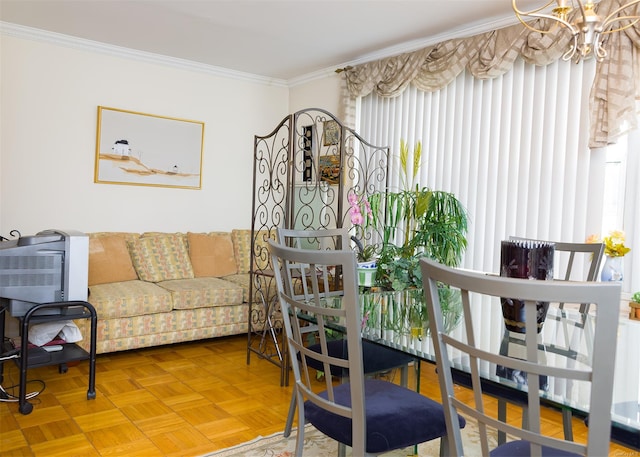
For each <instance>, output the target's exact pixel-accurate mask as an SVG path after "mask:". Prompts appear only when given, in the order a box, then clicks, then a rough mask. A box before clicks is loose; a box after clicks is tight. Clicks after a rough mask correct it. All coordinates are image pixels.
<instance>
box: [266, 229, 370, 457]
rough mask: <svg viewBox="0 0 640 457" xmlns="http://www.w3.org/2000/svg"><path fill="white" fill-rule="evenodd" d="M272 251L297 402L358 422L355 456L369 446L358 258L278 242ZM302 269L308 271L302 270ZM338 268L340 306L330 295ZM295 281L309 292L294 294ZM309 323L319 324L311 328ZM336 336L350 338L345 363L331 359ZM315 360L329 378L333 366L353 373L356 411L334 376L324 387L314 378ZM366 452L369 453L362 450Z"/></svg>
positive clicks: (347, 253) (301, 415)
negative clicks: (340, 396)
mask: <svg viewBox="0 0 640 457" xmlns="http://www.w3.org/2000/svg"><path fill="white" fill-rule="evenodd" d="M269 249H270V251H271V259H272V262H273V265H274V272H275V278H276V285H277V288H278V295H279V300H280V306H281V309H282V315H283V318H284V327H285V332H286V339H287V344H288V347H289V353H290V358H289V359H290V361H291V366H292V369H293V375H294V379H295V387H294V389H295V392H296V395H297V403H298V405H302V404H304V402H305V401H306V400H308V401H311V402H312V403H314V404H316V405H317V406H318V407H320V408H322V409H324V410H326V411H329V412H331V413H335V414H338V415H341V416H344V417H347V418H350V419H351V420H353V443H354V445H353V448H354V453H355V452H356V447H357V446H358V445H359V446H364V442H365V420H364V417H365V416H364V411H365V410H364V370H363V361H362V342H361V338H360V324H361V318H360V306H358V286H357V279H356V256H355V253H354V252H353V251H350V250H316V249H297V248H292V247H288V246H283V245H281V244H276V243H274V242H272V241H270V242H269ZM292 265H293V266H294V267H291V266H292ZM301 265H304V266H306V267H305V268H299V267H300V266H301ZM336 269H339V270H340V271H341V283H342V291H341V297H340V298H339V299H335V301H334V298H333V297H331V296H327V295H326V294H325V293H324V291H325V290H327V289H325V287H327V285H328V284H329V283H330V281H331V279H332V275H333V272H335V271H336ZM298 275H299V276H298ZM295 281H301V282H302V283H305V284H308V286H309V289H308V291H307V293H305V294H301V295H300V294H294V293H293V292H292V291H293V288H292V287H291V284H293V283H294V282H295ZM300 316H312V319H299V317H300ZM309 320H312V321H313V322H314V325H311V326H309V325H306V323H307V322H308V321H309ZM310 328H311V331H310ZM336 337H339V338H343V339H345V340H346V344H347V353H346V354H344V355H343V357H340V358H338V357H333V356H331V355H330V354H329V350H328V342H329V341H331V340H332V339H333V338H336ZM310 340H311V341H312V342H313V343H317V344H318V345H319V348H320V349H319V350H318V349H316V350H311V349H309V348H308V347H307V345H308V342H309V341H310ZM310 361H315V363H316V364H320V365H322V366H323V367H324V369H323V371H324V372H325V373H331V372H332V370H331V367H332V366H337V367H341V368H342V369H346V370H348V372H349V373H350V380H349V385H350V386H351V387H350V396H351V406H350V407H347V406H344V405H341V404H338V403H337V402H336V398H335V395H334V384H333V382H332V377H331V376H325V377H324V382H323V383H320V384H319V381H317V380H316V379H315V378H314V377H312V376H310V375H309V373H310V371H309V369H308V363H310ZM319 390H325V391H326V394H324V395H323V396H320V395H318V394H316V393H315V392H318V391H319ZM304 409H305V408H298V410H299V422H298V423H299V424H304V423H305V419H304ZM360 449H361V450H363V448H362V447H361V448H360ZM354 455H355V454H354Z"/></svg>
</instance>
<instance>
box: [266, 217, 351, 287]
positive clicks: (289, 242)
mask: <svg viewBox="0 0 640 457" xmlns="http://www.w3.org/2000/svg"><path fill="white" fill-rule="evenodd" d="M276 237H277V240H278V243H279V244H280V245H283V246H289V247H293V248H296V249H306V250H342V249H349V232H348V230H347V229H342V228H340V229H321V230H294V229H285V228H281V227H278V229H277V231H276ZM286 267H287V268H288V269H289V270H291V275H290V276H291V279H292V280H293V283H290V284H288V283H287V282H286V281H287V280H288V277H287V276H285V278H284V279H285V285H286V286H287V287H291V289H290V290H289V292H290V293H291V294H292V297H295V298H301V297H308V296H309V295H310V293H311V291H310V290H309V286H310V283H309V282H308V281H302V280H301V276H302V273H303V270H307V269H308V268H309V266H308V265H303V264H295V263H292V262H288V263H287V264H286ZM304 275H305V276H308V275H309V272H308V271H304ZM322 279H323V280H324V279H327V283H326V284H324V282H323V283H322V284H321V286H320V288H321V291H322V294H323V295H326V296H338V295H342V286H341V284H340V270H339V269H336V268H335V267H333V268H330V269H327V276H326V278H324V277H323V278H322Z"/></svg>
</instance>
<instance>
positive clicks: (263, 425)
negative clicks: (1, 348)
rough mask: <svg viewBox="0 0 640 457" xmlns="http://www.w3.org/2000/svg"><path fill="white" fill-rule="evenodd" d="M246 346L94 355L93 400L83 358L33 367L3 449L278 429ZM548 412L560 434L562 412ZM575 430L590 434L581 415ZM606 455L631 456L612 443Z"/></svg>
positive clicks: (186, 448) (71, 450) (219, 443)
mask: <svg viewBox="0 0 640 457" xmlns="http://www.w3.org/2000/svg"><path fill="white" fill-rule="evenodd" d="M246 343H247V339H246V336H242V335H240V336H234V337H226V338H217V339H213V340H206V341H200V342H194V343H187V344H179V345H172V346H163V347H157V348H150V349H144V350H136V351H128V352H122V353H114V354H104V355H99V356H98V359H97V363H96V371H97V375H96V392H97V396H96V399H95V400H87V399H86V392H87V376H88V365H87V362H82V363H80V364H78V365H77V366H72V367H69V370H68V372H67V373H65V374H59V373H58V368H57V367H56V366H51V367H43V368H38V369H34V370H30V371H29V379H30V380H36V379H39V380H42V381H44V382H45V383H46V389H45V390H44V391H43V392H42V393H41V394H40V395H39V396H38V397H36V398H35V399H33V400H32V403H33V405H34V408H33V412H32V413H31V414H30V415H27V416H24V415H22V414H20V413H19V412H18V406H17V403H0V455H2V456H4V457H7V456H11V457H13V456H47V457H56V456H65V457H66V456H83V457H84V456H124V455H126V456H198V455H202V454H205V453H207V452H211V451H213V450H216V449H221V448H225V447H229V446H233V445H236V444H239V443H242V442H245V441H248V440H251V439H253V438H255V437H256V436H258V435H263V436H265V435H270V434H272V433H275V432H279V431H282V430H283V429H284V424H285V420H286V415H287V411H288V408H289V401H290V398H291V387H281V386H280V376H279V373H280V372H279V368H278V367H276V366H275V365H273V364H271V363H270V362H268V361H265V360H261V359H259V358H258V357H257V356H255V355H252V357H251V362H250V364H247V363H246V360H247V351H246ZM421 373H422V375H421V391H422V392H423V393H424V394H425V395H428V396H430V397H432V398H439V391H438V387H437V381H436V378H435V372H434V367H433V366H431V365H429V364H424V363H423V364H422V370H421ZM17 382H18V370H17V368H16V366H15V365H14V364H13V363H7V364H5V373H4V381H3V383H2V384H3V386H4V387H5V389H6V388H7V387H8V386H10V385H13V384H17ZM37 387H38V386H37V385H36V384H35V383H30V384H29V388H30V390H35V389H36V388H37ZM545 413H546V417H545V420H546V425H547V426H548V427H549V428H550V429H551V430H556V429H557V431H558V433H561V431H562V425H561V416H560V414H559V413H558V412H556V411H552V410H548V411H545ZM510 417H516V418H517V417H519V411H513V412H511V414H510ZM574 433H575V436H576V440H583V439H584V438H585V436H586V428H585V427H584V425H583V424H582V422H581V421H579V420H578V419H575V420H574ZM610 455H616V456H622V455H626V456H630V455H637V454H636V453H634V452H633V451H630V450H629V449H626V448H623V447H620V446H617V445H616V444H612V445H611V452H610Z"/></svg>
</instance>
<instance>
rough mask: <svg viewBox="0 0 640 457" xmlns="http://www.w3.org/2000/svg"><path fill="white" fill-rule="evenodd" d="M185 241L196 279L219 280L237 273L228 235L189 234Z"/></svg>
mask: <svg viewBox="0 0 640 457" xmlns="http://www.w3.org/2000/svg"><path fill="white" fill-rule="evenodd" d="M187 239H188V243H189V258H190V259H191V265H192V266H193V274H194V275H195V277H196V278H201V277H215V278H220V277H222V276H228V275H234V274H236V273H237V272H238V265H236V258H235V255H234V252H233V242H232V241H231V235H230V234H228V233H219V234H218V233H192V232H189V233H187Z"/></svg>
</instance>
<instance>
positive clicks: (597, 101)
mask: <svg viewBox="0 0 640 457" xmlns="http://www.w3.org/2000/svg"><path fill="white" fill-rule="evenodd" d="M621 1H624V0H602V1H601V2H600V3H599V4H598V5H597V9H598V12H599V14H601V15H604V16H606V14H607V11H612V10H613V9H614V8H616V7H618V5H620V3H621ZM633 8H635V9H638V6H637V5H636V6H635V7H633ZM628 12H629V11H627V13H628ZM634 14H638V13H637V11H636V12H635V13H634ZM542 21H543V20H541V19H539V20H537V21H535V22H533V23H532V25H533V26H534V27H537V28H548V26H546V27H545V25H544V23H543V22H542ZM570 39H571V36H570V34H569V31H568V30H567V29H566V28H564V27H557V26H555V27H554V28H553V29H552V31H551V32H549V33H545V34H542V33H539V32H535V31H532V30H530V29H528V28H526V27H524V26H523V25H522V24H517V25H513V26H510V27H506V28H503V29H499V30H494V31H491V32H487V33H483V34H480V35H476V36H473V37H470V38H460V39H453V40H448V41H444V42H442V43H438V44H436V45H434V46H430V47H427V48H424V49H421V50H418V51H414V52H410V53H405V54H401V55H398V56H394V57H388V58H385V59H381V60H377V61H375V62H367V63H364V64H361V65H357V66H353V67H349V68H347V69H345V71H344V75H345V83H346V88H347V90H348V92H349V96H350V97H352V98H355V97H362V96H366V95H368V94H369V93H371V92H372V91H375V92H376V93H377V94H378V95H380V96H383V97H394V96H396V95H398V94H400V93H401V92H402V91H403V90H404V89H405V88H406V87H407V86H408V85H409V84H414V85H415V86H416V87H417V88H419V89H420V90H424V91H436V90H440V89H442V88H444V87H445V86H447V85H448V84H449V83H450V82H451V81H453V80H454V79H455V78H456V77H457V76H458V75H459V74H460V73H461V72H462V71H463V70H464V69H465V68H467V70H468V71H469V72H470V73H471V74H472V75H473V76H474V77H476V78H479V79H489V78H495V77H497V76H500V75H502V74H504V73H506V72H507V71H509V70H510V69H511V68H512V66H513V63H514V61H515V60H516V58H517V57H518V56H520V57H522V58H523V59H524V60H525V61H526V62H528V63H532V64H535V65H547V64H549V63H551V62H554V61H555V60H557V59H559V58H561V57H562V55H563V54H564V52H565V51H566V49H567V48H568V46H569V41H570ZM638 47H640V24H635V25H634V26H633V27H630V28H628V29H626V30H624V31H622V32H618V33H611V34H609V35H606V36H605V49H607V51H608V53H609V55H608V57H607V58H606V59H605V60H604V61H603V62H601V63H599V64H598V66H597V70H596V76H595V80H594V83H593V86H592V89H591V97H590V115H591V131H590V138H589V147H591V148H597V147H603V146H606V145H607V144H610V143H614V142H615V139H616V138H617V137H618V136H619V135H621V134H622V133H625V132H626V131H628V130H631V129H633V128H635V127H636V125H637V119H636V108H635V106H636V103H635V101H636V99H637V98H638V96H639V95H640V83H639V78H640V63H639V60H640V59H639V57H638Z"/></svg>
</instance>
